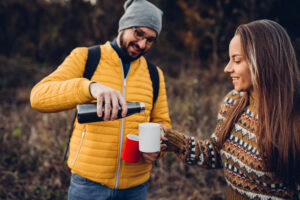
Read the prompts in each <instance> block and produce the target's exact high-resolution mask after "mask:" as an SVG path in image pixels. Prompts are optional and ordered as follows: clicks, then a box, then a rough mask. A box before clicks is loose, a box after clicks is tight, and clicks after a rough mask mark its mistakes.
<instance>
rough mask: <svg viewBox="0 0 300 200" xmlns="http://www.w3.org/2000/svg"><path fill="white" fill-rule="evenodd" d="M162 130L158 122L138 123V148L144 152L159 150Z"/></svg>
mask: <svg viewBox="0 0 300 200" xmlns="http://www.w3.org/2000/svg"><path fill="white" fill-rule="evenodd" d="M161 132H162V135H163V130H162V128H161V127H160V124H158V123H150V122H149V123H142V124H139V150H140V151H141V152H145V153H154V152H159V151H160V134H161Z"/></svg>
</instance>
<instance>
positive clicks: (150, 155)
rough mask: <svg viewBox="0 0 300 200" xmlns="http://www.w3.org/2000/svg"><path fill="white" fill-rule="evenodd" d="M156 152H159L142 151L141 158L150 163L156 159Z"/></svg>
mask: <svg viewBox="0 0 300 200" xmlns="http://www.w3.org/2000/svg"><path fill="white" fill-rule="evenodd" d="M158 154H159V152H155V153H144V152H142V159H144V161H145V162H146V163H149V164H152V163H153V162H154V161H155V160H156V159H157V157H158Z"/></svg>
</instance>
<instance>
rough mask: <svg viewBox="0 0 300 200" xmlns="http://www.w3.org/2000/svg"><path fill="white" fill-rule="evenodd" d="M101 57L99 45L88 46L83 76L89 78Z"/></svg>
mask: <svg viewBox="0 0 300 200" xmlns="http://www.w3.org/2000/svg"><path fill="white" fill-rule="evenodd" d="M100 57H101V49H100V46H99V45H95V46H92V47H89V49H88V58H87V61H86V64H85V70H84V74H83V77H84V78H87V79H91V78H92V76H93V74H94V72H95V70H96V68H97V66H98V64H99V61H100Z"/></svg>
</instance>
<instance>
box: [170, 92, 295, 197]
mask: <svg viewBox="0 0 300 200" xmlns="http://www.w3.org/2000/svg"><path fill="white" fill-rule="evenodd" d="M241 96H242V93H238V92H236V91H231V92H230V93H229V94H228V95H227V96H226V97H225V99H224V103H223V105H222V106H221V110H220V112H219V114H218V125H217V128H216V132H215V133H213V134H212V136H211V138H210V139H207V140H196V139H195V138H194V137H190V136H184V135H183V134H180V133H178V132H176V131H175V130H169V131H167V133H166V137H167V138H168V140H169V141H168V143H169V144H168V148H169V150H170V149H171V151H174V149H175V147H174V146H173V147H172V143H173V144H174V143H176V142H177V143H178V141H181V144H183V145H181V149H178V148H177V150H175V152H177V153H178V157H179V158H181V159H182V160H184V161H185V162H186V163H187V164H190V165H198V166H201V167H204V168H210V169H215V168H223V169H224V174H225V179H226V181H227V183H228V187H227V192H226V198H227V199H228V200H235V199H238V200H240V199H263V200H269V199H270V200H273V199H274V200H275V199H276V200H277V199H300V198H299V197H300V187H299V185H298V184H293V185H286V184H284V183H283V182H281V181H280V180H277V179H276V178H275V176H274V174H273V173H272V172H270V171H268V170H267V168H266V166H265V163H264V160H263V159H262V157H261V156H260V153H259V151H258V148H257V147H258V146H257V138H256V133H255V127H257V126H256V124H257V122H258V120H257V119H258V117H257V115H256V114H254V113H253V100H252V99H251V98H250V99H249V101H248V106H247V107H246V108H245V110H244V112H243V114H242V115H241V117H240V118H239V120H238V122H237V123H235V124H234V126H233V129H232V130H231V132H230V134H229V137H228V139H227V140H226V141H225V143H224V144H223V147H222V148H221V150H220V151H218V150H217V137H216V133H217V131H219V128H220V125H221V124H222V123H223V122H224V119H225V117H226V111H227V110H228V109H229V108H230V107H232V106H233V105H234V104H235V103H236V101H237V100H238V99H239V98H241ZM175 135H177V136H175ZM175 137H176V139H174V138H175ZM175 140H177V141H175ZM174 141H175V142H174ZM169 145H170V147H169ZM184 145H185V148H184V147H183V148H182V146H184ZM179 146H180V145H179ZM177 147H178V145H177ZM167 150H168V149H167ZM299 159H300V158H299Z"/></svg>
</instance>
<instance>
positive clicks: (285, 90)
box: [218, 20, 300, 183]
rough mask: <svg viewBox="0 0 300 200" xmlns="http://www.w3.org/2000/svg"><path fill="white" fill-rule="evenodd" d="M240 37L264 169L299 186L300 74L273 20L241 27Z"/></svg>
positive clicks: (241, 104) (230, 115) (231, 119)
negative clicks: (253, 96)
mask: <svg viewBox="0 0 300 200" xmlns="http://www.w3.org/2000/svg"><path fill="white" fill-rule="evenodd" d="M235 35H239V36H240V38H241V43H242V49H243V54H244V56H245V57H246V59H247V61H248V64H249V67H250V72H251V80H252V84H253V89H254V93H255V103H256V105H257V106H256V112H257V114H258V120H259V123H258V124H259V125H258V130H257V141H258V148H259V152H260V155H261V156H262V157H263V159H264V160H265V161H266V166H267V167H268V169H269V170H271V171H272V172H274V173H275V175H276V176H277V177H278V178H280V179H281V180H283V181H286V182H298V183H299V182H300V170H299V169H300V114H299V113H300V73H299V68H298V64H297V60H296V56H295V51H294V48H293V46H292V44H291V41H290V38H289V36H288V34H287V32H286V31H285V30H284V28H283V27H282V26H280V25H279V24H278V23H276V22H274V21H271V20H258V21H254V22H251V23H249V24H244V25H240V26H239V27H238V28H237V30H236V32H235ZM248 96H249V94H248V93H247V92H245V93H244V95H243V97H242V98H241V100H240V101H238V102H237V103H236V104H235V105H234V106H233V107H232V108H231V109H230V110H229V111H228V112H227V115H226V121H225V122H224V123H223V125H222V126H221V130H220V132H219V134H218V137H219V147H221V146H222V145H223V143H224V142H225V140H226V138H227V135H228V134H229V133H230V131H231V129H232V127H233V125H234V123H236V122H237V120H238V118H239V117H240V115H241V114H242V112H243V110H244V108H245V107H246V105H247V101H248Z"/></svg>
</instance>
